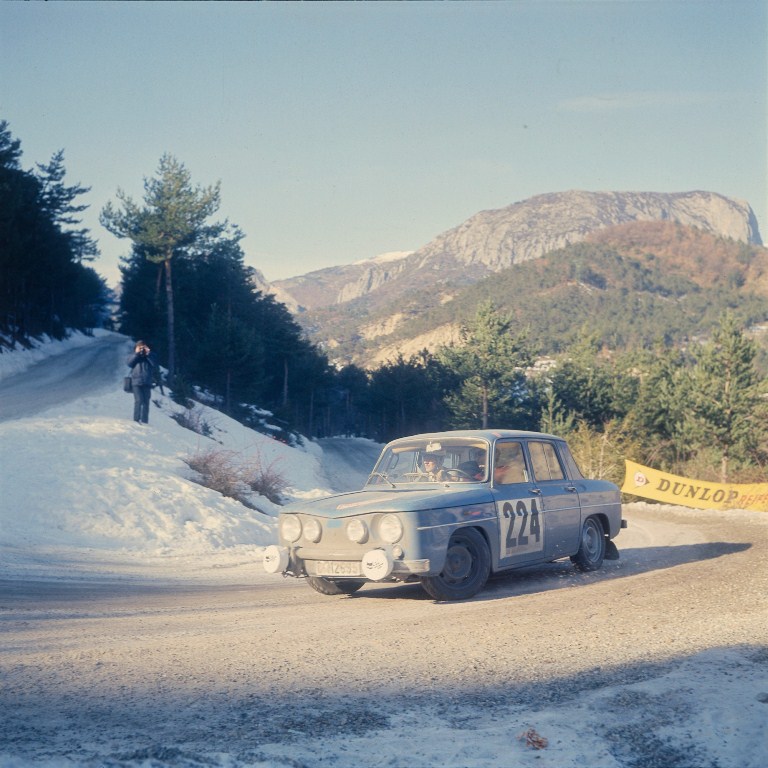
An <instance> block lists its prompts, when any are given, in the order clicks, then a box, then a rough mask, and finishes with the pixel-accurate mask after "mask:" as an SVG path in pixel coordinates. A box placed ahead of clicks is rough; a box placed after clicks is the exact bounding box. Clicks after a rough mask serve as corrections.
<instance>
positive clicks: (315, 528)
mask: <svg viewBox="0 0 768 768" xmlns="http://www.w3.org/2000/svg"><path fill="white" fill-rule="evenodd" d="M322 535H323V529H322V528H321V527H320V522H319V521H318V520H316V519H315V518H314V517H310V518H309V519H307V520H305V521H304V538H305V539H306V540H307V541H311V542H313V543H315V544H316V543H317V542H318V541H320V537H321V536H322Z"/></svg>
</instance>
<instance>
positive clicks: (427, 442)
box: [264, 430, 626, 600]
mask: <svg viewBox="0 0 768 768" xmlns="http://www.w3.org/2000/svg"><path fill="white" fill-rule="evenodd" d="M278 527H279V544H278V545H273V546H270V547H267V550H266V552H265V555H264V567H265V569H266V570H267V571H268V572H269V573H282V574H285V575H292V576H297V577H306V579H307V581H308V582H309V584H310V586H311V587H313V588H314V589H316V590H317V591H318V592H321V593H322V594H324V595H341V594H352V593H353V592H356V591H357V590H358V589H360V588H361V587H362V586H363V585H364V584H365V583H366V582H375V583H379V582H392V581H399V582H406V581H420V582H421V585H422V586H423V588H424V589H425V590H426V592H427V593H428V594H429V595H430V596H431V597H433V598H434V599H435V600H464V599H467V598H469V597H472V596H473V595H475V594H477V592H479V591H480V590H481V589H482V588H483V586H484V585H485V583H486V581H487V580H488V578H489V576H490V575H491V574H495V573H503V572H505V571H508V570H511V569H514V568H520V567H523V566H529V565H535V564H537V563H547V562H552V561H554V560H559V559H561V558H567V557H568V558H570V559H571V561H572V562H573V564H574V565H575V567H576V568H578V569H579V570H582V571H592V570H595V569H597V568H600V566H601V565H602V564H603V560H604V559H617V558H618V556H619V553H618V550H617V549H616V545H615V544H614V542H613V539H614V537H615V536H617V535H618V533H619V531H620V530H621V529H622V528H624V527H626V521H624V520H622V517H621V497H620V492H619V489H618V487H617V486H615V485H614V484H613V483H609V482H607V481H604V480H588V479H586V478H585V477H584V476H583V475H582V474H581V472H580V471H579V469H578V467H577V466H576V462H575V461H574V460H573V457H572V456H571V453H570V451H569V450H568V446H567V445H566V443H565V441H564V440H563V439H562V438H559V437H555V436H554V435H546V434H540V433H538V432H519V431H512V430H472V431H460V432H436V433H433V434H424V435H414V436H412V437H404V438H401V439H399V440H394V441H393V442H391V443H389V444H388V445H387V446H386V447H385V448H384V450H383V451H382V453H381V456H380V457H379V460H378V462H377V463H376V466H375V467H374V470H373V472H371V475H370V477H369V478H368V481H367V483H366V485H365V487H364V488H363V489H362V490H360V491H354V492H351V493H343V494H339V495H335V496H330V497H327V498H324V499H317V500H315V501H309V502H301V503H297V504H293V505H291V506H289V507H286V508H285V510H283V511H281V513H280V519H279V522H278Z"/></svg>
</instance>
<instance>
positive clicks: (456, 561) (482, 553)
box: [421, 528, 491, 600]
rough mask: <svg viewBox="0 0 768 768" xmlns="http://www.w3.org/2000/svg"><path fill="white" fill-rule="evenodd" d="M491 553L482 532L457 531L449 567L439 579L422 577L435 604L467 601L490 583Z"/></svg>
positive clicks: (446, 560) (452, 544)
mask: <svg viewBox="0 0 768 768" xmlns="http://www.w3.org/2000/svg"><path fill="white" fill-rule="evenodd" d="M490 573H491V553H490V550H489V549H488V542H487V541H486V540H485V536H483V534H482V533H480V531H478V530H476V529H475V528H465V529H463V530H459V531H456V533H454V534H453V536H451V540H450V541H449V542H448V552H447V553H446V557H445V565H444V566H443V570H442V572H441V573H440V574H439V575H438V576H422V577H421V586H422V587H424V591H425V592H426V593H427V594H428V595H429V596H430V597H433V598H434V599H435V600H467V599H468V598H470V597H474V595H476V594H477V593H478V592H479V591H480V590H481V589H482V588H483V587H484V586H485V582H486V581H488V576H490Z"/></svg>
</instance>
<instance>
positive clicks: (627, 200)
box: [270, 191, 768, 366]
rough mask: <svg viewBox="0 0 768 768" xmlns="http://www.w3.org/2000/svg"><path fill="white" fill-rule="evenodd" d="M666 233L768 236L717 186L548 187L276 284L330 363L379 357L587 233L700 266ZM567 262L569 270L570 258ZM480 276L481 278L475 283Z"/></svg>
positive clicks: (713, 274)
mask: <svg viewBox="0 0 768 768" xmlns="http://www.w3.org/2000/svg"><path fill="white" fill-rule="evenodd" d="M654 226H655V227H656V228H655V229H654ZM670 227H672V229H670ZM622 228H623V229H622ZM674 228H679V229H674ZM683 231H684V232H689V231H690V232H693V233H698V234H696V235H692V236H691V237H689V236H688V235H683V234H680V233H681V232H683ZM617 232H618V233H619V234H616V233H617ZM700 236H701V237H706V238H709V239H707V240H706V242H705V241H703V240H700V239H699V240H697V238H699V237H700ZM601 238H602V240H601ZM633 239H634V241H636V242H634V245H633ZM670 239H671V240H672V242H673V243H675V242H677V246H678V247H680V244H681V243H682V242H685V243H686V248H688V249H690V248H704V249H705V250H706V251H708V252H710V251H712V252H714V251H716V250H717V249H716V248H715V246H714V245H712V243H713V242H714V241H715V240H718V239H719V240H721V241H722V242H723V243H724V244H728V243H730V244H732V245H733V244H737V243H741V244H742V245H743V247H744V248H746V249H747V250H749V248H753V249H754V248H758V249H759V245H760V243H761V242H762V241H761V238H760V232H759V229H758V227H757V221H756V219H755V216H754V213H753V212H752V209H751V208H750V206H749V205H748V204H747V203H745V202H743V201H736V200H731V199H729V198H727V197H724V196H723V195H719V194H716V193H712V192H702V191H694V192H686V193H625V192H583V191H570V192H563V193H549V194H544V195H538V196H536V197H533V198H529V199H527V200H524V201H521V202H518V203H513V204H512V205H510V206H506V207H505V208H500V209H494V210H489V211H480V212H479V213H477V214H475V215H474V216H472V217H470V218H468V219H467V220H465V221H464V222H462V223H461V224H459V225H458V226H457V227H453V228H452V229H449V230H447V231H445V232H443V233H441V234H440V235H438V236H437V237H435V238H434V239H433V240H431V241H430V242H429V243H427V244H426V245H424V246H422V247H421V248H419V249H417V250H416V251H413V252H411V253H408V252H400V253H397V254H396V257H393V256H391V255H383V256H382V257H376V258H374V259H367V260H365V261H362V262H357V263H355V264H350V265H342V266H337V267H330V268H326V269H323V270H318V271H316V272H311V273H308V274H307V275H302V276H300V277H297V278H291V279H289V280H281V281H277V282H276V283H274V284H273V285H272V286H271V287H270V290H272V291H273V292H274V293H275V295H276V298H278V300H280V301H284V302H285V303H286V304H287V306H288V307H289V309H290V310H291V311H292V312H293V313H294V316H295V318H296V320H297V321H298V322H299V323H300V324H301V325H302V327H303V328H304V329H305V331H306V333H307V334H308V336H309V337H310V338H311V339H312V340H314V341H316V342H317V343H318V344H319V345H321V346H322V347H323V348H324V349H325V350H326V351H327V353H328V354H329V357H330V358H331V360H332V361H334V362H336V363H337V364H342V363H344V362H355V363H357V364H363V365H368V366H371V365H374V366H375V365H377V364H380V363H381V362H384V361H386V360H387V359H392V358H394V357H396V356H397V355H398V354H403V355H405V356H408V355H409V354H415V353H416V352H418V351H420V350H421V349H424V348H427V349H432V350H433V349H434V348H436V347H437V346H439V345H440V344H445V343H450V342H452V341H455V340H456V338H457V334H458V325H457V318H458V317H459V314H460V312H459V306H460V305H462V304H463V303H464V302H466V301H467V299H466V297H467V296H468V295H470V294H471V295H473V296H475V299H476V300H477V297H478V295H479V292H480V293H482V292H483V291H484V292H485V293H493V292H494V281H495V280H496V279H497V276H498V279H499V280H500V279H501V276H502V275H505V274H506V273H507V272H508V271H509V270H510V269H513V270H514V269H518V268H522V267H523V266H524V265H526V264H528V263H530V262H536V261H538V260H540V259H542V258H543V257H545V256H548V255H551V254H553V253H559V252H561V251H563V250H564V249H568V248H571V247H573V246H575V245H578V244H581V243H589V242H592V244H593V246H594V247H596V246H597V245H600V244H601V243H602V244H605V245H606V247H608V246H610V247H613V248H614V249H617V248H618V250H619V251H620V252H621V253H625V252H626V254H627V257H628V258H629V257H630V256H631V254H632V253H633V251H632V248H635V249H636V250H639V255H637V254H636V255H637V259H636V261H637V264H638V265H639V267H638V268H640V269H641V270H642V269H646V268H649V269H650V267H649V266H648V264H646V263H645V262H644V261H643V259H644V256H643V254H644V253H645V252H646V251H648V250H649V249H650V250H658V251H659V252H663V253H664V254H665V255H664V257H663V259H662V261H663V260H664V259H666V260H667V261H668V262H669V266H670V268H671V269H673V271H674V270H678V271H679V270H681V269H682V270H683V272H684V271H685V270H686V269H691V270H699V269H700V268H701V267H700V266H699V265H697V264H696V263H695V259H696V255H695V254H694V253H691V252H689V251H686V252H685V253H682V254H681V255H680V257H679V258H678V256H676V255H675V252H674V249H670V246H669V243H668V242H666V241H668V240H670ZM613 241H616V242H613ZM693 241H695V242H696V244H695V245H691V242H693ZM617 242H618V243H619V245H617ZM724 247H725V246H724ZM729 248H730V246H728V248H726V250H725V251H723V252H722V253H723V254H727V257H726V256H722V258H723V259H725V261H727V262H728V264H729V265H730V266H728V267H727V268H728V269H729V270H731V272H733V274H734V275H736V273H739V274H738V275H737V276H736V277H734V279H746V278H744V275H743V274H742V272H743V270H742V271H741V272H740V271H739V270H740V269H741V267H740V266H739V264H736V266H733V263H735V261H734V260H735V259H736V258H737V257H736V256H734V253H736V251H733V249H730V250H729ZM737 249H738V246H737ZM745 253H746V252H745ZM737 255H738V254H737ZM742 257H743V258H747V260H748V259H749V258H751V256H749V255H747V256H744V254H741V256H740V257H739V258H742ZM632 258H634V257H632ZM566 262H567V257H566ZM723 264H725V262H723ZM563 268H569V267H568V266H567V264H566V263H565V262H564V266H563ZM656 268H657V265H653V269H654V270H655V269H656ZM720 268H725V267H721V266H720V265H719V263H718V262H717V259H715V261H714V262H712V263H708V264H707V274H708V276H709V279H710V281H711V282H712V281H714V282H716V278H717V276H718V273H717V270H718V269H720ZM524 272H525V270H524ZM521 274H522V273H521ZM655 279H656V278H654V280H655ZM504 280H505V281H506V280H507V278H506V277H505V278H504ZM760 280H761V281H763V280H768V277H762V276H761V277H760ZM478 285H480V286H485V287H481V288H480V289H479V292H478V290H476V289H473V287H474V286H478ZM691 285H695V283H691ZM695 290H697V291H698V290H705V288H701V287H695ZM569 300H573V297H572V296H571V298H570V299H569ZM502 303H503V302H502ZM696 311H697V312H698V311H699V310H698V309H697V310H696ZM438 318H440V321H439V322H438Z"/></svg>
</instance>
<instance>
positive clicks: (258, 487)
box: [243, 456, 286, 504]
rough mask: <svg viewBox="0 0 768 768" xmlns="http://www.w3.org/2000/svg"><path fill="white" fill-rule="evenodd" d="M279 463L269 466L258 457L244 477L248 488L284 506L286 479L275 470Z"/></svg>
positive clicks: (274, 462) (245, 471) (247, 469)
mask: <svg viewBox="0 0 768 768" xmlns="http://www.w3.org/2000/svg"><path fill="white" fill-rule="evenodd" d="M276 463H277V462H276V461H273V462H271V463H270V464H268V465H267V466H264V464H262V462H261V457H260V456H257V457H256V459H255V460H254V462H253V464H252V465H251V466H250V467H247V468H246V469H245V470H244V473H243V477H244V480H245V482H246V484H247V485H248V487H249V488H250V489H251V490H252V491H253V492H254V493H258V494H260V495H261V496H264V497H265V498H267V499H269V500H270V501H271V502H272V503H273V504H282V503H283V499H282V494H283V491H285V486H286V482H285V477H283V475H282V473H281V472H279V471H278V470H277V469H276V468H275V464H276Z"/></svg>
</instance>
